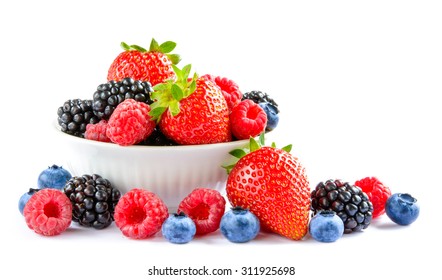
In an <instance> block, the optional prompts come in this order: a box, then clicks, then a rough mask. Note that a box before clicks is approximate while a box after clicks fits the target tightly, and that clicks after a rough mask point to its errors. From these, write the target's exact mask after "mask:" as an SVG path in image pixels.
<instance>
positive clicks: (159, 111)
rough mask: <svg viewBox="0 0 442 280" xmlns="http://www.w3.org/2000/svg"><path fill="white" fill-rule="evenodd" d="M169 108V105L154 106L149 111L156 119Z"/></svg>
mask: <svg viewBox="0 0 442 280" xmlns="http://www.w3.org/2000/svg"><path fill="white" fill-rule="evenodd" d="M166 110H167V107H156V108H152V109H151V110H150V112H149V116H151V117H152V119H154V120H158V121H159V120H160V117H161V115H162V114H163V113H164V112H165V111H166Z"/></svg>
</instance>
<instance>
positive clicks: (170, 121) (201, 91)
mask: <svg viewBox="0 0 442 280" xmlns="http://www.w3.org/2000/svg"><path fill="white" fill-rule="evenodd" d="M121 46H122V47H123V49H124V51H123V52H122V53H120V54H119V55H118V56H117V57H116V58H115V60H114V61H113V62H112V64H111V66H110V68H109V71H108V75H107V79H108V82H106V83H104V84H100V85H99V86H98V87H97V89H96V90H95V92H94V94H93V96H92V99H84V100H83V99H70V100H67V101H66V102H65V103H64V104H63V105H62V106H60V107H59V108H58V111H57V115H58V123H59V125H60V127H61V131H63V132H65V133H68V134H71V135H74V136H78V137H83V138H86V139H89V140H95V141H100V142H112V143H115V144H118V145H121V146H129V145H135V144H140V145H163V146H167V145H195V144H211V143H220V142H228V141H232V140H241V139H248V138H249V137H256V136H258V135H259V134H260V133H262V132H265V131H271V130H273V129H274V128H275V127H276V126H277V125H278V121H279V115H278V113H279V109H278V105H277V104H276V102H275V101H274V100H273V99H272V98H270V97H269V96H268V95H267V94H266V93H264V92H261V91H250V92H247V93H245V94H243V93H242V91H241V90H240V88H239V86H238V84H237V83H235V82H234V81H233V80H231V79H228V78H226V77H219V76H214V75H209V74H206V75H203V76H198V75H197V74H194V75H193V76H191V77H189V74H190V70H191V66H190V65H186V66H184V67H183V68H182V69H180V68H178V67H177V66H176V64H177V63H179V61H180V57H179V56H178V55H175V54H171V53H170V52H172V51H173V50H174V48H175V46H176V44H175V43H174V42H171V41H167V42H165V43H163V44H158V43H157V42H156V41H155V40H154V39H152V42H151V44H150V49H149V50H146V49H144V48H142V47H140V46H137V45H130V46H129V45H127V44H125V43H122V44H121Z"/></svg>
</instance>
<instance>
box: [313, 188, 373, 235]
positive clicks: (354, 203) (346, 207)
mask: <svg viewBox="0 0 442 280" xmlns="http://www.w3.org/2000/svg"><path fill="white" fill-rule="evenodd" d="M311 199H312V210H313V213H314V214H316V213H318V212H319V211H320V210H332V211H334V212H335V213H336V214H337V215H338V216H339V217H340V218H341V219H342V221H343V222H344V233H351V232H354V231H361V230H362V229H366V228H367V227H368V226H369V225H370V223H371V220H372V217H373V204H372V203H371V202H370V199H369V198H368V196H367V194H366V193H365V192H363V191H362V190H361V188H360V187H357V186H353V185H351V184H349V183H347V182H341V181H340V180H327V181H326V182H325V183H324V182H320V183H319V184H318V185H317V186H316V188H315V189H314V190H313V191H312V192H311Z"/></svg>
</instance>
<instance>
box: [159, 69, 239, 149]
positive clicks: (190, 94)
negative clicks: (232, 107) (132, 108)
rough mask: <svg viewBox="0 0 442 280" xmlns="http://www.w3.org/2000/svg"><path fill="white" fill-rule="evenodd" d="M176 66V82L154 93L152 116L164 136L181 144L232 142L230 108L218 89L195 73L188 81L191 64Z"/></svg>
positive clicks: (162, 86) (163, 85) (167, 84)
mask: <svg viewBox="0 0 442 280" xmlns="http://www.w3.org/2000/svg"><path fill="white" fill-rule="evenodd" d="M173 67H174V70H175V73H176V75H177V81H176V82H174V81H172V80H169V81H167V82H166V83H163V84H159V85H157V86H155V87H154V92H153V94H152V99H153V100H155V101H154V103H153V104H152V105H151V108H152V110H151V113H150V115H151V116H152V117H153V119H156V120H157V121H158V120H159V126H160V129H161V131H162V132H163V134H164V135H165V136H166V137H167V138H169V139H171V140H173V141H175V142H176V143H178V144H182V145H194V144H211V143H219V142H228V141H230V140H231V134H230V123H229V108H228V106H227V102H226V100H225V99H224V96H223V94H222V92H221V90H220V89H219V87H218V86H216V85H215V84H214V83H213V82H212V81H211V80H208V79H207V78H204V77H199V78H198V76H197V75H196V74H194V76H193V78H191V79H188V76H189V73H190V67H191V66H190V65H186V66H184V68H183V69H182V70H181V69H179V68H177V67H175V66H173Z"/></svg>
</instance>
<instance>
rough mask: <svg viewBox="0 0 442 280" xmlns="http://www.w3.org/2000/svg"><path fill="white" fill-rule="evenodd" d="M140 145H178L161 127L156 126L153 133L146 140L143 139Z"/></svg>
mask: <svg viewBox="0 0 442 280" xmlns="http://www.w3.org/2000/svg"><path fill="white" fill-rule="evenodd" d="M139 145H145V146H175V145H177V144H176V143H175V142H174V141H172V140H170V139H169V138H167V137H166V136H165V135H164V134H163V133H162V132H161V130H160V129H159V127H158V126H157V127H155V129H154V131H153V132H152V134H150V135H149V137H147V138H146V139H145V140H143V141H142V142H141V143H139Z"/></svg>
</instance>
